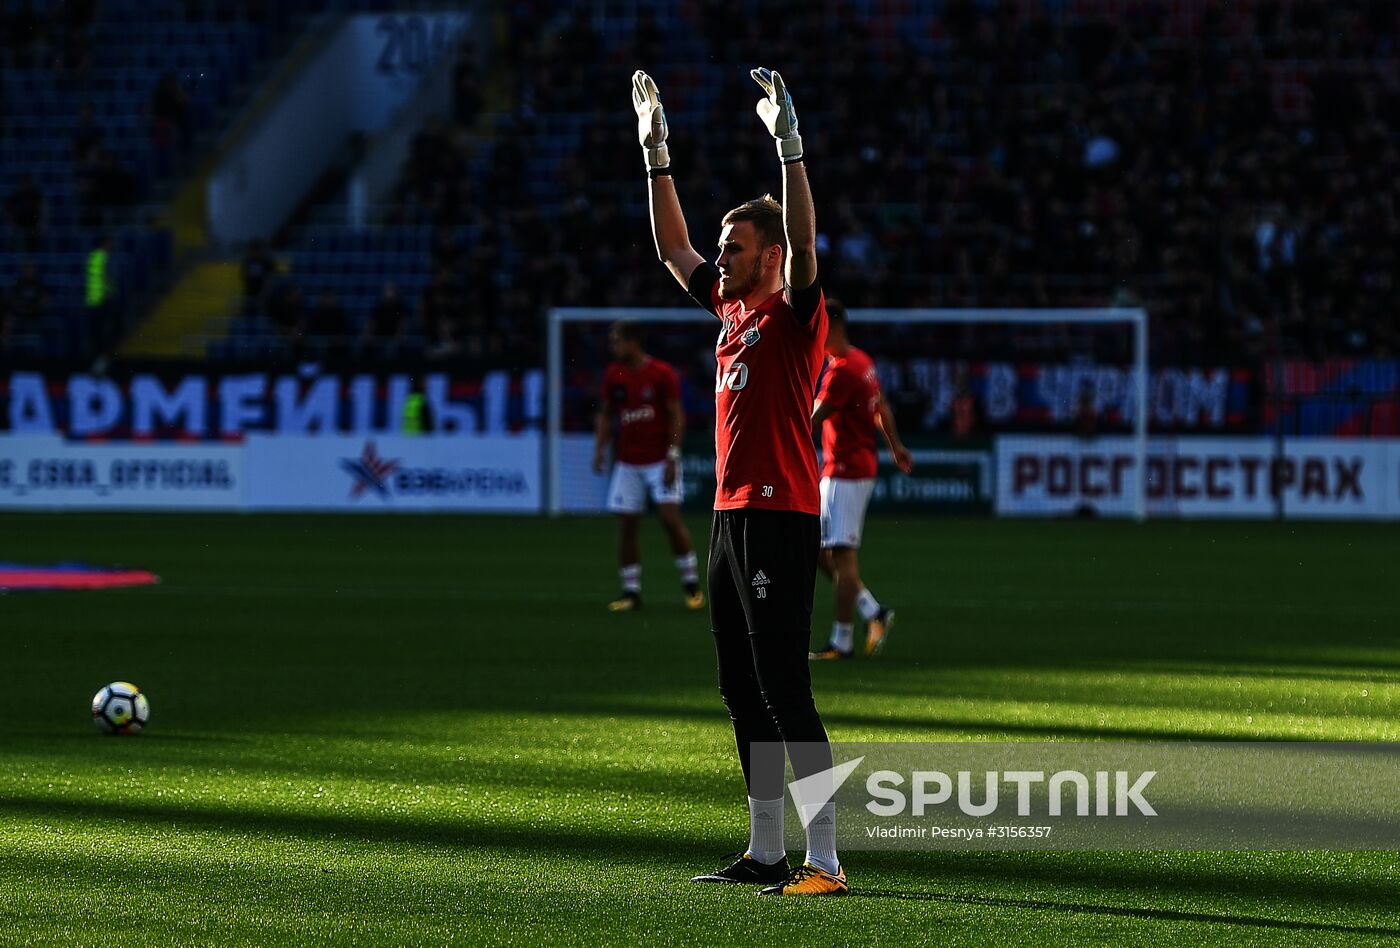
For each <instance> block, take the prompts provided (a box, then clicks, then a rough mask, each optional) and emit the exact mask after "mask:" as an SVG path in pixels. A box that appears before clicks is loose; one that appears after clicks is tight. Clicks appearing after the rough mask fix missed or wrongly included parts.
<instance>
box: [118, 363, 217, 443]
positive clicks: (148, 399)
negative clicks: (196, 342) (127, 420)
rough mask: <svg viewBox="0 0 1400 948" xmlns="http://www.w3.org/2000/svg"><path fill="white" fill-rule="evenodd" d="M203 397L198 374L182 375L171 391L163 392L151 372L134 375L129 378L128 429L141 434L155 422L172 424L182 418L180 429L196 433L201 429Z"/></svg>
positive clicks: (147, 432) (149, 430)
mask: <svg viewBox="0 0 1400 948" xmlns="http://www.w3.org/2000/svg"><path fill="white" fill-rule="evenodd" d="M207 400H208V386H207V385H206V384H205V382H204V379H203V377H201V376H198V375H190V376H186V377H185V378H183V379H181V380H180V382H179V384H177V385H176V386H175V391H173V392H171V393H169V394H166V391H165V386H163V385H162V384H161V383H160V379H158V378H156V377H155V376H154V375H144V374H143V375H134V376H132V378H131V433H132V434H133V435H137V436H139V437H145V436H147V435H150V434H152V433H153V432H154V431H155V429H156V426H157V425H158V424H163V425H168V426H171V427H173V426H176V425H180V424H181V419H184V423H183V425H181V428H182V430H184V431H185V432H188V433H195V434H198V433H200V432H202V431H204V414H205V404H206V402H207Z"/></svg>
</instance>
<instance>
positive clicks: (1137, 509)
mask: <svg viewBox="0 0 1400 948" xmlns="http://www.w3.org/2000/svg"><path fill="white" fill-rule="evenodd" d="M848 318H849V319H850V321H851V322H856V323H886V324H891V325H894V324H920V323H923V324H927V323H958V324H973V325H977V324H984V325H985V324H997V323H1002V324H1006V323H1011V324H1036V323H1070V324H1080V325H1113V324H1120V325H1126V326H1127V327H1129V328H1130V329H1131V331H1132V337H1133V373H1132V377H1133V401H1134V406H1135V407H1134V410H1133V434H1132V445H1133V447H1132V452H1133V471H1134V473H1135V477H1134V478H1133V482H1134V483H1133V498H1132V510H1133V517H1134V519H1136V520H1139V521H1141V520H1146V519H1147V477H1148V470H1147V419H1148V403H1147V390H1148V374H1147V372H1148V365H1147V312H1146V310H1143V309H1139V308H1128V307H1112V308H1064V309H852V310H850V312H849V314H848ZM619 319H631V320H636V321H638V322H642V323H695V324H696V325H697V333H698V334H697V336H696V344H697V345H708V344H709V338H710V337H709V336H708V335H707V334H705V333H701V332H698V327H700V326H703V325H706V324H713V323H714V319H715V317H714V316H712V315H710V314H709V313H707V312H705V311H704V310H702V309H701V308H700V307H698V306H689V307H684V308H676V309H650V308H646V307H631V306H625V307H557V308H554V309H551V310H550V311H549V314H548V327H547V333H548V344H547V354H546V358H547V361H548V364H547V366H546V371H547V373H548V382H549V384H548V388H547V390H546V397H547V399H548V406H547V415H546V417H547V427H546V432H545V434H546V436H545V480H546V493H545V497H546V505H547V506H546V509H547V510H548V512H549V513H550V515H551V516H557V515H558V514H559V513H561V512H562V510H563V504H562V491H561V479H562V477H563V468H562V464H561V463H560V444H561V436H562V434H563V430H562V428H563V400H564V324H565V323H611V322H615V321H617V320H619ZM601 368H602V367H601V366H599V369H601Z"/></svg>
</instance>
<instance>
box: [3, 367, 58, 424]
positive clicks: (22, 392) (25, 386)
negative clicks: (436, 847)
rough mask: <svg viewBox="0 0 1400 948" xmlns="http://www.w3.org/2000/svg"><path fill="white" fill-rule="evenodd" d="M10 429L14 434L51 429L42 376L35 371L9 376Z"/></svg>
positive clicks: (51, 412) (51, 417)
mask: <svg viewBox="0 0 1400 948" xmlns="http://www.w3.org/2000/svg"><path fill="white" fill-rule="evenodd" d="M10 430H11V431H12V432H14V433H15V434H39V433H47V432H50V431H53V411H52V410H51V409H50V408H49V397H48V393H47V392H46V391H45V390H44V377H43V376H42V375H40V374H39V373H37V372H16V373H15V374H14V375H12V376H10Z"/></svg>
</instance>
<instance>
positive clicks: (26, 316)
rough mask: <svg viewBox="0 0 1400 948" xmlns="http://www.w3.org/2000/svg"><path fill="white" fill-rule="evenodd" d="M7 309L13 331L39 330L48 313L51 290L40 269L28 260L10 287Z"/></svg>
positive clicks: (28, 331)
mask: <svg viewBox="0 0 1400 948" xmlns="http://www.w3.org/2000/svg"><path fill="white" fill-rule="evenodd" d="M5 304H6V305H5V309H6V311H7V313H8V317H9V330H10V332H12V333H30V332H38V331H39V328H40V325H41V324H42V323H43V320H44V317H45V316H46V315H47V314H48V308H49V291H48V288H47V287H45V286H44V281H43V278H42V277H40V276H39V269H38V267H36V266H35V265H34V264H33V263H32V262H29V261H26V262H25V264H24V266H22V267H21V268H20V272H19V276H18V277H17V278H16V279H15V283H14V285H13V286H12V287H10V292H9V295H8V298H7V299H6V300H5Z"/></svg>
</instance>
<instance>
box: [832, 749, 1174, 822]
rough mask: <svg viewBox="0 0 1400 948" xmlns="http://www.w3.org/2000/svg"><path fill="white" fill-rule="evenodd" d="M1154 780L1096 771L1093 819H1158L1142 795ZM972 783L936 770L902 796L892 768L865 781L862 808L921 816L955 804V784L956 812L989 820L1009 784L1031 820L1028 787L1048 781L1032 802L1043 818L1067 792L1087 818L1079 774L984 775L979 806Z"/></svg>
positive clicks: (916, 778)
mask: <svg viewBox="0 0 1400 948" xmlns="http://www.w3.org/2000/svg"><path fill="white" fill-rule="evenodd" d="M861 760H864V758H861ZM843 766H845V765H843ZM852 769H854V768H852ZM1156 776H1157V772H1156V771H1155V770H1149V771H1146V772H1145V773H1140V774H1138V775H1137V776H1136V777H1133V776H1132V775H1131V774H1130V773H1129V772H1128V771H1126V770H1117V771H1114V772H1113V773H1109V772H1108V771H1105V770H1100V771H1096V772H1095V773H1094V774H1093V777H1092V782H1093V793H1092V796H1093V799H1092V803H1093V815H1094V816H1128V815H1129V807H1130V806H1131V807H1133V808H1135V809H1136V810H1137V812H1138V813H1140V814H1142V815H1143V816H1156V815H1157V811H1156V810H1154V809H1153V808H1152V804H1151V803H1149V802H1147V800H1146V799H1145V798H1144V797H1143V791H1144V790H1146V789H1147V785H1148V784H1149V783H1151V782H1152V778H1154V777H1156ZM973 779H974V776H973V773H972V771H969V770H960V771H958V772H957V776H956V777H950V776H949V775H948V774H945V773H943V772H941V771H938V770H918V771H915V772H914V773H913V774H912V775H911V777H910V779H909V781H908V782H909V785H910V792H909V793H908V794H906V793H904V792H903V791H902V790H900V789H899V788H900V787H901V786H903V785H904V783H905V779H904V775H903V774H900V773H896V772H895V771H893V770H877V771H876V772H875V773H873V774H871V775H870V776H869V777H867V778H866V780H865V789H866V791H867V792H868V793H869V794H870V795H871V797H873V798H874V799H872V800H871V801H870V802H869V803H867V804H866V805H865V808H866V809H867V810H869V811H870V812H871V813H874V814H875V815H876V816H899V815H901V814H903V813H905V812H910V813H912V814H913V815H914V816H923V815H924V814H925V813H926V812H927V811H928V809H929V808H930V807H939V806H943V805H944V804H947V803H949V802H950V801H952V800H953V784H954V782H956V783H957V797H956V802H957V807H958V809H959V810H961V811H962V812H963V813H966V814H967V815H968V816H993V815H995V814H996V813H997V812H998V810H999V809H1000V807H1001V805H1002V803H1003V802H1004V800H1005V798H1004V797H1003V796H1002V795H1001V793H1000V792H999V787H1000V786H1001V784H1002V783H1009V784H1014V785H1015V786H1016V815H1017V816H1031V815H1032V813H1031V809H1032V794H1031V788H1032V787H1033V786H1034V785H1036V784H1040V783H1046V784H1047V785H1048V789H1049V794H1048V797H1047V798H1045V799H1044V800H1043V801H1041V800H1037V801H1035V802H1037V803H1040V802H1043V803H1044V804H1045V815H1047V816H1063V815H1064V798H1065V796H1066V790H1067V788H1068V790H1069V795H1071V796H1072V797H1073V799H1074V812H1075V814H1076V815H1077V816H1088V815H1090V802H1091V800H1090V795H1091V794H1090V789H1089V787H1090V779H1091V778H1090V776H1089V775H1088V774H1083V773H1080V772H1079V771H1077V770H1061V771H1058V772H1057V773H1054V774H1051V775H1050V778H1049V780H1048V781H1047V780H1046V777H1045V772H1044V771H1041V770H1003V771H1001V772H1000V773H998V772H997V771H995V770H989V771H986V773H985V782H984V784H983V788H982V800H981V802H980V803H978V802H974V800H973V796H974V794H973V786H972V781H973ZM1130 779H1131V780H1132V783H1131V785H1130V784H1129V780H1130ZM930 787H932V788H933V789H930Z"/></svg>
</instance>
